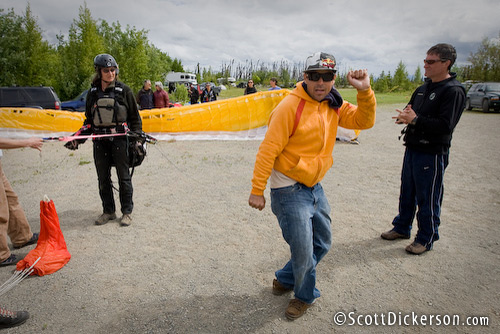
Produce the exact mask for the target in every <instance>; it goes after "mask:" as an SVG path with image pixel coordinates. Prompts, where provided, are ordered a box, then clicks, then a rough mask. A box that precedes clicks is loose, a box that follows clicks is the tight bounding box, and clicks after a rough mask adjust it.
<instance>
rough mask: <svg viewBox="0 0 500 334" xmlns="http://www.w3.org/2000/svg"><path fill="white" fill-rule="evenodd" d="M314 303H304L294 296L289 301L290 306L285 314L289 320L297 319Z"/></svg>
mask: <svg viewBox="0 0 500 334" xmlns="http://www.w3.org/2000/svg"><path fill="white" fill-rule="evenodd" d="M311 305H312V304H307V303H304V302H303V301H302V300H299V299H297V298H294V299H292V300H290V303H288V307H287V308H286V311H285V316H286V317H287V319H288V320H295V319H297V318H300V317H301V316H303V315H304V313H306V310H307V309H308V308H309V307H311Z"/></svg>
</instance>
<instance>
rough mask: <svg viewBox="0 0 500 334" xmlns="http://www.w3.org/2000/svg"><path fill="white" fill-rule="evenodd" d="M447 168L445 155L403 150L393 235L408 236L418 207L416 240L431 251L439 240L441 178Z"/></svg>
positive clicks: (441, 198)
mask: <svg viewBox="0 0 500 334" xmlns="http://www.w3.org/2000/svg"><path fill="white" fill-rule="evenodd" d="M447 166H448V154H429V153H422V152H418V151H415V150H412V149H410V148H407V149H406V151H405V156H404V161H403V170H402V172H401V191H400V195H399V214H398V215H397V216H396V217H395V218H394V220H393V222H392V224H393V225H394V230H395V231H396V232H398V233H401V234H406V235H409V234H410V232H411V228H412V224H413V219H414V217H415V213H416V211H417V207H418V212H417V222H418V232H417V235H416V237H415V241H416V242H418V243H419V244H422V245H424V246H425V247H426V248H427V249H431V248H432V244H433V243H434V241H436V240H439V234H438V228H439V224H440V223H441V221H440V215H441V203H442V201H443V188H444V187H443V177H444V171H445V169H446V167H447Z"/></svg>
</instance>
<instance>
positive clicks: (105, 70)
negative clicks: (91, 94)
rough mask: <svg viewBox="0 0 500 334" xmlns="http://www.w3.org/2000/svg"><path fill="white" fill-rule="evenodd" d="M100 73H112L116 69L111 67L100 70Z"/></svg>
mask: <svg viewBox="0 0 500 334" xmlns="http://www.w3.org/2000/svg"><path fill="white" fill-rule="evenodd" d="M102 71H103V72H104V73H109V72H114V71H116V68H114V67H111V68H103V69H102Z"/></svg>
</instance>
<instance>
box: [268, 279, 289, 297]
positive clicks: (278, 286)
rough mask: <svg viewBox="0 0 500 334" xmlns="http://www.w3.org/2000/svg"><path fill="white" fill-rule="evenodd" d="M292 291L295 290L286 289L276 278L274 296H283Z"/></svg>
mask: <svg viewBox="0 0 500 334" xmlns="http://www.w3.org/2000/svg"><path fill="white" fill-rule="evenodd" d="M290 291H293V289H292V288H285V287H284V286H283V285H282V284H281V283H280V282H278V280H277V279H276V278H275V279H274V280H273V295H275V296H281V295H284V294H285V293H287V292H290Z"/></svg>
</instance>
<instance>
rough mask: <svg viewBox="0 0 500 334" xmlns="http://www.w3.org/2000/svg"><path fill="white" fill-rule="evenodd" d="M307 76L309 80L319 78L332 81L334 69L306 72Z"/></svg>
mask: <svg viewBox="0 0 500 334" xmlns="http://www.w3.org/2000/svg"><path fill="white" fill-rule="evenodd" d="M307 77H308V78H309V80H311V81H319V79H320V78H321V79H323V81H325V82H327V81H332V80H333V78H335V71H331V72H323V73H321V72H308V73H307Z"/></svg>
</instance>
